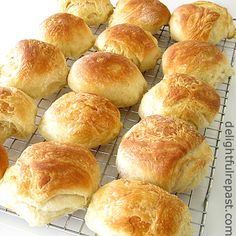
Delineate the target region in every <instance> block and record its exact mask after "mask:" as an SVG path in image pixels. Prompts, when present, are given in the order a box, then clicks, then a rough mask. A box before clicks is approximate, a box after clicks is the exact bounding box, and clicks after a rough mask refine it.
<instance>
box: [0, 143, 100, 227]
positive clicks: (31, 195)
mask: <svg viewBox="0 0 236 236" xmlns="http://www.w3.org/2000/svg"><path fill="white" fill-rule="evenodd" d="M99 181H100V170H99V166H98V164H97V162H96V159H95V157H94V156H93V155H92V153H91V152H90V151H88V150H87V149H84V148H82V147H80V146H78V145H72V144H62V143H53V142H43V143H37V144H33V145H32V146H30V147H27V149H25V150H24V151H23V153H22V154H21V156H20V157H19V159H18V160H17V161H16V163H15V165H13V166H12V167H10V168H8V169H7V171H6V173H5V175H4V177H3V179H2V180H1V181H0V204H1V205H2V206H5V207H7V208H9V209H11V210H13V211H15V212H16V213H17V214H19V215H20V216H21V217H22V218H24V219H25V220H26V221H27V222H28V223H29V224H30V225H31V226H42V225H44V224H48V223H50V222H52V221H53V220H55V219H57V218H59V217H61V216H63V215H66V214H69V213H72V212H74V211H76V210H78V209H81V208H85V207H86V205H87V204H88V202H89V200H90V198H91V195H92V194H93V192H94V191H96V189H97V188H98V186H99Z"/></svg>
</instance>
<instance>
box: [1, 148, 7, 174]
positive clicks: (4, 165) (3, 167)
mask: <svg viewBox="0 0 236 236" xmlns="http://www.w3.org/2000/svg"><path fill="white" fill-rule="evenodd" d="M7 167H8V155H7V152H6V150H5V149H4V147H3V146H2V145H1V144H0V179H1V178H2V177H3V175H4V173H5V171H6V169H7Z"/></svg>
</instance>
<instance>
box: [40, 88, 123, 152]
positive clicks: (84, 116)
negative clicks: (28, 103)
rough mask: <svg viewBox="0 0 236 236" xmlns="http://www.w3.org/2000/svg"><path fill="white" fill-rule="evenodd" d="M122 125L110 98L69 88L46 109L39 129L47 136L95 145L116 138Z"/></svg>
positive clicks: (118, 113)
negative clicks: (71, 90)
mask: <svg viewBox="0 0 236 236" xmlns="http://www.w3.org/2000/svg"><path fill="white" fill-rule="evenodd" d="M121 126H122V123H121V122H120V112H119V110H118V109H117V108H116V106H115V105H113V104H112V103H111V102H110V101H109V100H107V99H106V98H104V97H101V96H99V95H95V94H89V93H75V92H70V93H67V94H65V95H63V96H62V97H60V98H59V99H57V100H56V101H55V102H54V103H53V104H52V105H51V107H49V109H48V110H47V111H46V112H45V113H44V115H43V117H42V119H41V122H40V125H39V132H40V134H41V135H42V136H43V137H44V138H46V139H47V140H52V141H58V142H65V143H76V144H80V145H81V146H83V147H87V148H92V147H97V146H99V145H103V144H106V143H108V142H109V141H111V140H112V139H114V138H115V137H116V136H117V135H118V134H119V131H120V128H121Z"/></svg>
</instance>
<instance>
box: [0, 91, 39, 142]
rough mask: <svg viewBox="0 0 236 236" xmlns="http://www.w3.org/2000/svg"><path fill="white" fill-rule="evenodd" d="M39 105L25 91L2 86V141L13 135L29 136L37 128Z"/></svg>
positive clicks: (0, 116)
mask: <svg viewBox="0 0 236 236" xmlns="http://www.w3.org/2000/svg"><path fill="white" fill-rule="evenodd" d="M36 112H37V106H36V103H35V102H34V100H33V99H32V98H31V97H29V96H28V95H26V94H25V93H24V92H22V91H21V90H19V89H17V88H13V87H0V143H4V142H5V140H6V139H7V138H9V137H11V136H14V137H16V138H21V139H23V138H28V137H29V136H30V135H31V134H32V133H33V132H34V130H35V118H36Z"/></svg>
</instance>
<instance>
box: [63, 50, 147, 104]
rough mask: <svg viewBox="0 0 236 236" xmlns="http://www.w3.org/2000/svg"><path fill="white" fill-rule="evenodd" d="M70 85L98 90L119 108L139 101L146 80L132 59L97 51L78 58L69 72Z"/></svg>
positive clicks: (71, 86)
mask: <svg viewBox="0 0 236 236" xmlns="http://www.w3.org/2000/svg"><path fill="white" fill-rule="evenodd" d="M68 84H69V86H70V88H71V89H72V90H74V91H75V92H87V93H95V94H98V95H101V96H104V97H106V98H108V99H109V100H110V101H111V102H112V103H113V104H114V105H116V106H117V107H128V106H132V105H134V104H136V103H137V102H138V101H140V99H141V97H142V96H143V93H144V92H145V91H146V89H147V82H146V80H145V79H144V78H143V75H142V73H141V72H140V71H139V69H138V68H137V66H136V65H135V64H133V63H132V62H131V61H130V60H129V59H127V58H126V57H123V56H121V55H118V54H113V53H109V52H96V53H92V54H89V55H87V56H84V57H82V58H80V59H79V60H77V61H76V62H75V63H74V64H73V66H72V68H71V70H70V73H69V76H68Z"/></svg>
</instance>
